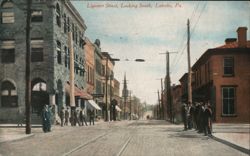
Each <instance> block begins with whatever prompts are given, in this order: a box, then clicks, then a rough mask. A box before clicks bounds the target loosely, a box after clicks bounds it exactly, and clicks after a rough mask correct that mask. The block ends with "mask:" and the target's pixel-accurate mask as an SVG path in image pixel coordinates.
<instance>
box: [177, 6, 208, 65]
mask: <svg viewBox="0 0 250 156" xmlns="http://www.w3.org/2000/svg"><path fill="white" fill-rule="evenodd" d="M198 6H199V3H198V4H197V7H196V8H195V10H197V9H198ZM206 6H207V2H205V4H204V6H203V8H202V10H201V12H200V15H199V16H198V19H197V20H196V23H195V25H194V26H193V29H192V31H191V34H190V37H191V36H192V34H193V33H194V32H195V28H196V26H197V24H198V22H199V20H200V17H201V15H202V14H203V12H204V10H205V8H206ZM195 12H196V11H195ZM192 15H193V17H194V15H195V13H194V14H192ZM186 48H187V45H186V44H185V46H184V48H183V49H182V50H181V53H180V56H179V57H177V58H179V59H178V60H177V61H176V62H175V64H174V65H173V67H175V66H176V65H177V64H178V63H179V61H180V60H182V59H183V57H182V56H183V54H184V50H185V49H186Z"/></svg>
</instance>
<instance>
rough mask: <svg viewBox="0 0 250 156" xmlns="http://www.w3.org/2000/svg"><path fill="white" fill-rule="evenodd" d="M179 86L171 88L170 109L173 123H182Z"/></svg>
mask: <svg viewBox="0 0 250 156" xmlns="http://www.w3.org/2000/svg"><path fill="white" fill-rule="evenodd" d="M181 95H182V92H181V85H174V86H172V105H173V106H172V109H173V119H174V122H175V123H179V122H180V121H182V117H181V106H182V99H181Z"/></svg>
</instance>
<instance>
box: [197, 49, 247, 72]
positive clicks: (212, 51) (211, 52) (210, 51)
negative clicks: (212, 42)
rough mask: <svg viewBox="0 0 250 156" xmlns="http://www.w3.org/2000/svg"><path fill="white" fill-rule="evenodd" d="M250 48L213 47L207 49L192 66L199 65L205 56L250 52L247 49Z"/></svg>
mask: <svg viewBox="0 0 250 156" xmlns="http://www.w3.org/2000/svg"><path fill="white" fill-rule="evenodd" d="M249 49H250V48H239V47H237V48H213V49H207V50H206V51H205V52H204V53H203V54H202V55H201V57H200V58H199V59H198V60H197V61H196V62H195V63H194V65H193V66H192V70H193V69H194V68H195V67H196V66H198V65H199V64H200V63H201V62H202V60H203V59H204V58H205V57H210V56H212V55H223V54H227V53H235V52H237V53H236V54H239V53H245V52H248V51H247V50H249Z"/></svg>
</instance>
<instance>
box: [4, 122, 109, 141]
mask: <svg viewBox="0 0 250 156" xmlns="http://www.w3.org/2000/svg"><path fill="white" fill-rule="evenodd" d="M103 123H105V122H104V121H103V120H99V121H95V125H99V124H103ZM88 124H89V122H88ZM77 127H78V126H77ZM61 128H62V127H61V126H60V125H53V126H52V131H53V132H56V131H57V130H59V129H61ZM65 128H72V126H65ZM31 129H32V134H25V124H23V125H22V126H17V124H0V144H1V143H4V142H12V141H18V140H22V139H26V138H29V137H33V136H35V135H36V134H38V133H43V131H42V125H37V124H33V125H32V127H31Z"/></svg>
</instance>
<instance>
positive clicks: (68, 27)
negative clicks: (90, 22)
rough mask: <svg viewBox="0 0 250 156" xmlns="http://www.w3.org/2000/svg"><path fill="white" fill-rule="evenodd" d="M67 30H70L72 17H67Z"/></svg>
mask: <svg viewBox="0 0 250 156" xmlns="http://www.w3.org/2000/svg"><path fill="white" fill-rule="evenodd" d="M67 31H68V32H70V19H69V17H68V18H67Z"/></svg>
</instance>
